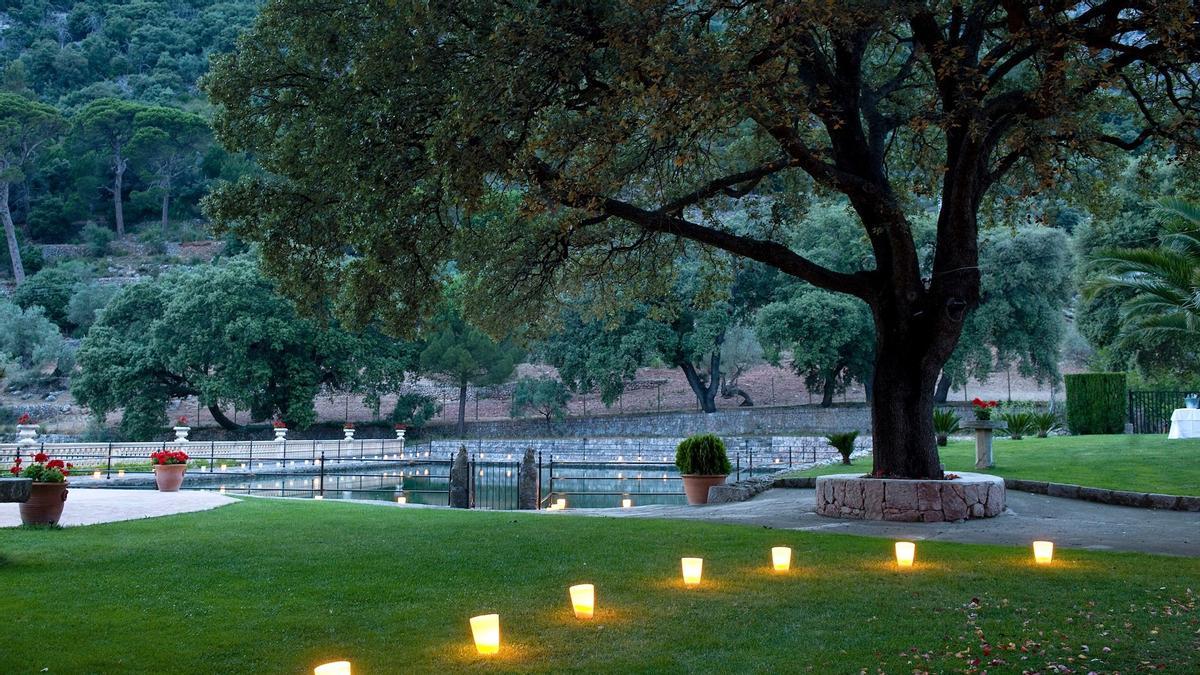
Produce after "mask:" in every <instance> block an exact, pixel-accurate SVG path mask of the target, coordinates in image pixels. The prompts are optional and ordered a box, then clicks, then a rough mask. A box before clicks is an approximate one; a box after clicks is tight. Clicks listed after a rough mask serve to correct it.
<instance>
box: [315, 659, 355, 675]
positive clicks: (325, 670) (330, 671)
mask: <svg viewBox="0 0 1200 675" xmlns="http://www.w3.org/2000/svg"><path fill="white" fill-rule="evenodd" d="M313 675H350V662H349V661H333V662H330V663H325V664H322V665H319V666H317V667H316V668H313Z"/></svg>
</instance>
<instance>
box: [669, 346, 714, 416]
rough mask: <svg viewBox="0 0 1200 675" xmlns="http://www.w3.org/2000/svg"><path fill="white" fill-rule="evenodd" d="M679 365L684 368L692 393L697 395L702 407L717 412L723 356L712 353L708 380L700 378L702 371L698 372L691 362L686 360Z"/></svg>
mask: <svg viewBox="0 0 1200 675" xmlns="http://www.w3.org/2000/svg"><path fill="white" fill-rule="evenodd" d="M679 367H680V368H681V369H682V370H683V375H684V377H686V378H687V383H688V386H689V387H691V388H692V393H693V394H695V395H696V400H697V401H698V402H699V403H700V409H701V410H703V411H704V412H706V413H712V412H716V411H717V391H718V390H719V389H720V377H721V376H720V372H721V356H720V355H719V354H713V355H712V357H711V359H710V365H709V374H708V380H707V381H705V380H702V379H701V378H700V373H698V372H696V367H695V366H694V365H692V364H691V362H684V363H682V364H680V365H679Z"/></svg>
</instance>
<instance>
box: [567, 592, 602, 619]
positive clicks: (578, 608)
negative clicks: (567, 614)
mask: <svg viewBox="0 0 1200 675" xmlns="http://www.w3.org/2000/svg"><path fill="white" fill-rule="evenodd" d="M567 590H568V591H569V592H570V594H571V607H572V608H573V609H574V610H575V618H576V619H590V618H592V614H593V613H594V612H595V611H596V587H595V586H593V585H592V584H578V585H575V586H572V587H570V588H569V589H567Z"/></svg>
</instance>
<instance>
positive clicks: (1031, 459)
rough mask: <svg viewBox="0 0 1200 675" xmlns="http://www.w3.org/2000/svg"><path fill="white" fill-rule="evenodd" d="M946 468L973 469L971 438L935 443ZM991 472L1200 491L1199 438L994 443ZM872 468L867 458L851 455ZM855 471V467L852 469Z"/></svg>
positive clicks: (816, 472) (836, 468)
mask: <svg viewBox="0 0 1200 675" xmlns="http://www.w3.org/2000/svg"><path fill="white" fill-rule="evenodd" d="M939 450H940V451H941V455H942V463H943V464H945V465H946V470H947V471H975V440H974V438H971V439H970V440H960V439H954V440H951V441H950V444H949V445H948V446H946V447H944V448H939ZM992 454H993V457H994V458H995V460H996V466H995V468H993V469H991V470H989V471H986V472H985V473H994V474H996V475H998V476H1005V477H1007V478H1025V479H1029V480H1044V481H1051V482H1054V483H1071V484H1074V485H1087V486H1091V487H1100V488H1109V489H1113V490H1134V491H1137V492H1160V493H1165V494H1174V495H1200V440H1198V439H1189V440H1176V441H1169V440H1167V437H1166V436H1149V435H1139V434H1131V435H1120V436H1054V437H1051V438H1029V437H1026V438H1024V439H1022V440H1019V441H1014V440H1011V439H1008V438H997V439H996V440H995V442H994V443H993V444H992ZM854 464H855V466H858V467H861V470H863V471H870V467H871V460H870V458H869V457H865V458H862V459H855V460H854ZM847 470H848V469H847V467H845V466H843V465H841V464H833V465H830V466H823V467H819V468H817V469H812V470H809V471H798V472H796V473H794V474H790V475H796V476H820V475H824V474H830V473H846V472H847ZM850 470H855V471H857V470H859V469H850Z"/></svg>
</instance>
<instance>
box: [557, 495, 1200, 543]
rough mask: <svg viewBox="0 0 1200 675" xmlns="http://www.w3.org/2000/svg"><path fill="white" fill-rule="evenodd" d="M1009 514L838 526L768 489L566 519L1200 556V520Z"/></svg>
mask: <svg viewBox="0 0 1200 675" xmlns="http://www.w3.org/2000/svg"><path fill="white" fill-rule="evenodd" d="M1007 502H1008V510H1007V511H1005V513H1004V514H1002V515H1000V516H997V517H995V518H986V519H982V520H968V521H965V522H961V523H892V522H882V521H871V520H841V519H835V518H825V517H823V516H818V515H817V514H816V511H815V509H816V491H814V490H782V489H776V490H768V491H766V492H764V493H762V494H760V495H758V496H757V497H755V498H754V499H751V500H750V501H746V502H740V503H735V504H714V505H710V506H658V505H653V506H640V507H637V508H633V509H578V510H568V511H565V512H563V513H571V514H581V515H589V516H590V515H595V516H618V517H628V518H680V519H687V520H707V521H711V522H717V523H736V524H742V525H758V526H763V527H772V528H777V529H787V530H809V531H815V532H831V533H838V534H860V535H866V536H872V537H887V538H892V539H923V540H938V541H955V542H961V543H972V544H1008V545H1014V546H1026V545H1028V544H1029V542H1031V541H1033V540H1034V539H1049V540H1051V541H1053V542H1054V543H1055V545H1056V546H1061V547H1064V548H1083V549H1093V550H1104V551H1140V552H1144V553H1162V554H1167V555H1181V556H1196V557H1200V514H1197V513H1186V512H1180V511H1155V510H1152V509H1137V508H1130V507H1126V506H1109V505H1106V504H1096V503H1093V502H1084V501H1079V500H1075V499H1061V498H1058V497H1047V496H1045V495H1034V494H1028V493H1025V492H1016V491H1013V490H1009V491H1008V494H1007Z"/></svg>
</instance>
